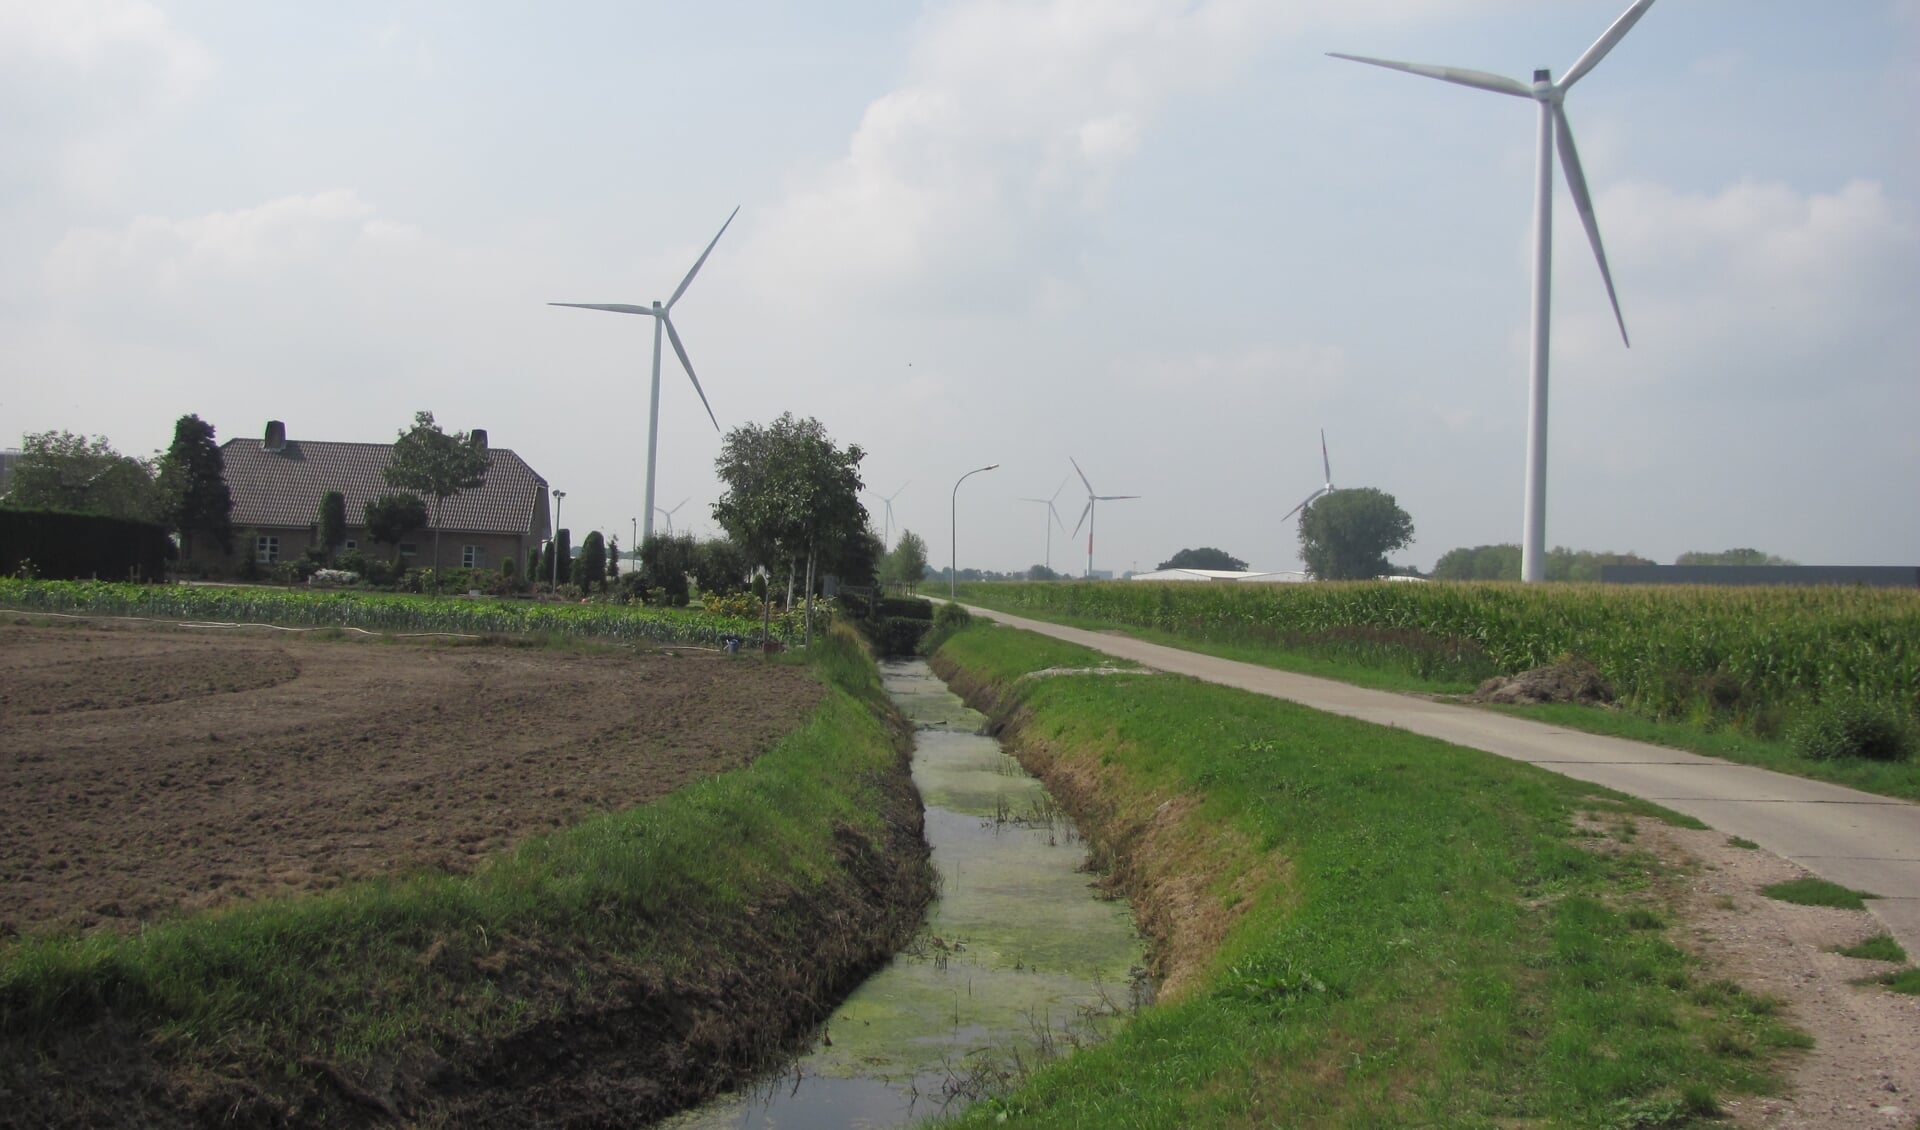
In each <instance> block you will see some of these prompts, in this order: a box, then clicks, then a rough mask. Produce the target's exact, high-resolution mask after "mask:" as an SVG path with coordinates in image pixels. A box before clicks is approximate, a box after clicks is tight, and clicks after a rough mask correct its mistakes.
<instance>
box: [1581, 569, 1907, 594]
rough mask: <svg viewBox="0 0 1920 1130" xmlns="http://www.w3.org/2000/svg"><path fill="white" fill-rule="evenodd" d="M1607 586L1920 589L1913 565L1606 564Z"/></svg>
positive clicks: (1602, 573)
mask: <svg viewBox="0 0 1920 1130" xmlns="http://www.w3.org/2000/svg"><path fill="white" fill-rule="evenodd" d="M1600 583H1601V584H1603V585H1866V586H1868V587H1869V588H1898V589H1911V588H1920V567H1915V566H1912V565H1602V566H1600Z"/></svg>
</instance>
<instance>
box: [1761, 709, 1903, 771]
mask: <svg viewBox="0 0 1920 1130" xmlns="http://www.w3.org/2000/svg"><path fill="white" fill-rule="evenodd" d="M1913 739H1914V736H1913V730H1912V727H1911V726H1910V725H1909V724H1908V722H1907V720H1906V719H1905V718H1903V717H1902V716H1901V715H1900V714H1899V713H1898V712H1897V711H1894V710H1891V709H1889V708H1887V707H1884V706H1881V705H1879V704H1877V703H1873V702H1868V701H1866V700H1863V699H1857V698H1841V699H1829V700H1828V701H1826V702H1822V703H1820V704H1819V705H1817V706H1814V707H1812V708H1811V709H1810V710H1808V712H1807V713H1806V714H1804V715H1802V716H1801V718H1800V720H1799V721H1797V722H1795V723H1794V724H1793V726H1792V727H1791V728H1790V729H1789V730H1788V731H1787V740H1788V741H1790V742H1792V743H1793V747H1794V748H1795V749H1797V750H1799V751H1800V755H1801V756H1802V757H1808V758H1812V759H1813V760H1815V761H1837V760H1840V759H1842V758H1860V759H1863V760H1866V761H1906V760H1907V759H1909V758H1911V757H1912V756H1913V744H1914V740H1913Z"/></svg>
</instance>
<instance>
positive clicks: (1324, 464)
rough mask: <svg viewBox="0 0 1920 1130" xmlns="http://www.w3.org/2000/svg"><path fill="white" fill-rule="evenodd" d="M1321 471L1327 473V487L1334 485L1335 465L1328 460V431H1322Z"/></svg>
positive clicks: (1322, 429)
mask: <svg viewBox="0 0 1920 1130" xmlns="http://www.w3.org/2000/svg"><path fill="white" fill-rule="evenodd" d="M1320 469H1321V470H1323V471H1325V472H1326V473H1327V485H1328V486H1332V485H1333V463H1332V462H1331V461H1330V460H1328V458H1327V429H1325V428H1321V429H1320Z"/></svg>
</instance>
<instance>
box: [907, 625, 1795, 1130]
mask: <svg viewBox="0 0 1920 1130" xmlns="http://www.w3.org/2000/svg"><path fill="white" fill-rule="evenodd" d="M1101 661H1102V657H1100V656H1099V655H1097V654H1096V653H1094V652H1091V651H1087V650H1085V649H1082V648H1078V647H1075V646H1073V645H1070V644H1065V643H1060V642H1057V641H1052V640H1046V639H1041V638H1038V637H1034V636H1031V635H1029V634H1027V633H1022V632H1016V631H1013V630H1011V629H1006V628H999V627H992V626H977V627H974V628H972V629H969V630H966V631H963V632H960V633H959V634H957V635H955V636H954V637H953V638H952V639H950V640H949V641H948V642H947V643H946V644H945V646H944V647H943V648H942V649H941V650H940V652H939V653H938V655H937V656H936V657H935V664H936V667H937V668H938V669H939V670H940V671H941V672H942V674H943V675H944V676H946V677H948V678H949V679H950V681H952V682H953V684H954V685H955V686H956V688H958V689H962V690H963V692H964V693H967V694H968V695H969V697H970V698H971V699H973V700H974V702H975V703H976V705H980V706H982V707H983V708H986V709H989V710H990V712H991V713H992V714H993V715H994V716H995V717H996V718H997V719H999V720H1000V721H1001V722H1002V723H1004V724H1005V726H1006V731H1005V733H1004V735H1003V737H1004V738H1005V739H1006V740H1007V741H1008V742H1009V744H1010V745H1011V747H1012V748H1013V749H1014V750H1015V751H1016V752H1017V753H1018V754H1019V755H1020V756H1021V757H1022V759H1023V760H1024V761H1025V762H1026V763H1027V764H1028V765H1029V767H1030V768H1032V769H1034V770H1036V771H1038V772H1039V773H1040V774H1041V775H1042V777H1043V778H1044V779H1045V780H1046V782H1047V783H1048V786H1049V788H1050V789H1051V790H1052V791H1053V792H1054V793H1055V795H1056V796H1058V797H1060V798H1061V799H1062V800H1063V802H1065V803H1066V804H1067V806H1068V807H1069V809H1070V810H1072V811H1074V813H1075V815H1076V818H1077V819H1078V820H1079V822H1080V823H1081V826H1082V828H1083V830H1085V831H1086V832H1087V834H1088V836H1089V840H1090V842H1091V843H1092V844H1093V845H1094V847H1095V850H1096V853H1097V854H1099V855H1102V856H1104V857H1105V858H1106V859H1107V861H1108V862H1109V863H1110V865H1111V867H1112V871H1111V879H1112V881H1113V882H1115V883H1116V884H1117V885H1119V886H1120V887H1122V888H1123V889H1125V890H1126V891H1127V892H1128V893H1129V894H1130V895H1132V896H1133V897H1134V899H1135V902H1136V906H1137V907H1138V908H1139V910H1140V912H1141V914H1142V918H1143V921H1144V923H1145V925H1146V926H1147V928H1148V930H1149V932H1150V933H1151V934H1152V935H1153V937H1154V939H1155V952H1156V954H1157V955H1158V957H1159V960H1160V961H1161V963H1162V972H1163V973H1164V974H1165V975H1166V976H1167V978H1168V982H1167V993H1166V994H1165V996H1164V998H1163V1001H1162V1003H1160V1004H1157V1005H1155V1006H1153V1007H1152V1008H1150V1009H1148V1010H1146V1011H1145V1012H1143V1013H1142V1014H1140V1015H1139V1016H1138V1017H1137V1018H1136V1019H1135V1021H1134V1022H1133V1023H1132V1024H1131V1025H1130V1026H1129V1027H1128V1028H1127V1029H1126V1030H1125V1031H1123V1032H1122V1033H1121V1034H1120V1035H1118V1036H1117V1037H1116V1038H1115V1039H1114V1040H1113V1041H1111V1042H1110V1043H1107V1044H1104V1045H1100V1046H1097V1047H1094V1048H1091V1049H1087V1050H1084V1051H1081V1052H1078V1053H1076V1054H1075V1055H1074V1056H1072V1057H1071V1058H1070V1059H1067V1060H1065V1061H1063V1062H1061V1063H1058V1064H1056V1065H1054V1066H1051V1067H1049V1068H1046V1069H1044V1070H1041V1071H1039V1072H1037V1073H1036V1074H1034V1075H1033V1076H1032V1077H1030V1078H1029V1079H1028V1080H1027V1081H1026V1082H1025V1084H1024V1085H1023V1086H1021V1087H1020V1088H1019V1089H1018V1090H1016V1091H1014V1092H1012V1093H1010V1094H1007V1095H1005V1096H1002V1097H999V1098H997V1099H994V1100H991V1101H988V1102H984V1103H982V1104H980V1105H979V1106H976V1107H975V1108H973V1109H972V1110H970V1111H969V1112H967V1113H966V1114H964V1115H962V1116H961V1117H960V1118H959V1119H957V1123H958V1124H959V1125H965V1126H971V1125H983V1126H984V1125H994V1124H997V1123H998V1122H999V1121H1000V1119H1001V1118H1002V1116H1006V1117H1007V1119H1008V1120H1009V1121H1017V1123H1018V1124H1019V1125H1022V1126H1063V1127H1065V1126H1103V1127H1135V1126H1137V1127H1149V1126H1152V1127H1158V1126H1174V1125H1185V1126H1242V1125H1245V1126H1254V1125H1260V1126H1265V1125H1288V1126H1316V1127H1378V1126H1409V1125H1438V1126H1462V1125H1464V1126H1472V1125H1539V1126H1681V1125H1687V1124H1689V1123H1693V1122H1696V1121H1699V1120H1703V1119H1705V1118H1708V1117H1710V1116H1711V1115H1712V1114H1713V1113H1714V1112H1715V1111H1716V1110H1717V1109H1718V1106H1719V1102H1720V1100H1721V1099H1722V1098H1723V1097H1726V1096H1732V1095H1736V1094H1744V1093H1756V1092H1762V1093H1763V1092H1765V1091H1767V1090H1768V1089H1770V1088H1771V1087H1772V1086H1773V1085H1774V1080H1773V1077H1772V1075H1771V1073H1770V1070H1771V1069H1770V1062H1771V1059H1772V1057H1773V1056H1774V1054H1775V1052H1776V1050H1777V1049H1781V1048H1786V1047H1793V1046H1799V1045H1802V1044H1804V1042H1805V1041H1804V1037H1802V1036H1800V1035H1799V1034H1797V1033H1795V1032H1793V1031H1791V1030H1789V1029H1787V1028H1786V1027H1784V1026H1783V1025H1782V1024H1781V1023H1780V1022H1779V1021H1777V1020H1776V1019H1775V1018H1774V1017H1773V1015H1772V1011H1773V1007H1774V1006H1773V1003H1772V1002H1770V1001H1767V1000H1763V999H1757V998H1755V997H1753V996H1750V995H1748V994H1746V993H1744V992H1742V991H1741V990H1740V989H1739V988H1738V987H1737V986H1734V985H1732V984H1730V983H1727V982H1724V981H1718V980H1714V979H1713V978H1712V977H1711V975H1709V974H1706V973H1704V972H1703V971H1702V970H1700V969H1699V968H1698V967H1697V965H1696V963H1695V962H1694V961H1693V960H1692V959H1691V958H1689V957H1688V956H1687V955H1686V954H1685V953H1684V952H1683V951H1682V950H1680V949H1679V948H1678V947H1677V946H1676V945H1674V944H1673V943H1672V942H1671V941H1670V940H1669V939H1668V937H1667V920H1666V911H1665V909H1664V900H1663V896H1662V890H1663V886H1664V885H1666V884H1668V883H1670V882H1672V881H1674V877H1673V876H1671V875H1669V874H1667V873H1665V872H1664V871H1663V868H1662V865H1661V864H1659V862H1658V861H1657V860H1655V859H1653V858H1652V857H1651V856H1648V855H1646V854H1644V853H1640V852H1637V851H1635V850H1634V848H1633V842H1632V833H1633V827H1634V822H1635V821H1637V820H1644V819H1648V818H1653V817H1655V816H1657V815H1658V814H1659V813H1658V810H1657V809H1655V808H1653V807H1652V806H1650V805H1646V804H1644V803H1641V802H1638V801H1634V800H1631V799H1628V798H1623V797H1619V796H1617V795H1613V794H1606V793H1601V792H1598V791H1597V790H1595V789H1594V788H1593V787H1592V786H1589V785H1585V784H1582V783H1580V782H1577V781H1573V780H1570V779H1567V778H1563V777H1559V776H1556V775H1553V774H1549V773H1545V772H1542V771H1539V770H1536V769H1534V768H1532V767H1529V766H1525V765H1520V764H1517V763H1514V762H1509V761H1506V760H1503V759H1500V758H1497V757H1494V756H1491V755H1488V754H1482V753H1478V752H1475V751H1471V750H1466V749H1461V748H1458V747H1454V746H1449V745H1446V744H1444V743H1440V742H1437V741H1433V740H1430V739H1426V738H1421V737H1418V736H1414V735H1409V734H1406V733H1403V732H1399V731H1395V730H1389V729H1382V728H1378V727H1373V726H1369V725H1366V724H1364V723H1360V722H1356V721H1352V720H1349V719H1344V718H1338V717H1334V716H1331V715H1325V714H1319V713H1315V712H1313V711H1310V710H1306V709H1304V708H1301V707H1297V706H1294V705H1292V704H1289V703H1285V702H1280V701H1277V700H1273V699H1268V698H1264V697H1260V696H1255V695H1250V694H1245V693H1242V692H1238V691H1234V690H1229V689H1226V688H1221V687H1216V686H1212V685H1209V684H1204V683H1200V682H1196V681H1193V680H1188V679H1184V678H1180V677H1176V676H1169V675H1148V674H1138V675H1136V674H1109V675H1073V674H1050V675H1048V676H1046V677H1037V678H1027V677H1025V676H1027V675H1029V674H1030V673H1032V672H1036V671H1042V670H1045V669H1049V668H1052V669H1069V670H1070V669H1074V668H1088V667H1095V666H1099V665H1100V664H1101ZM1675 819H1676V820H1678V818H1675ZM1680 822H1685V821H1680Z"/></svg>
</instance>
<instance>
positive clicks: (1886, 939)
mask: <svg viewBox="0 0 1920 1130" xmlns="http://www.w3.org/2000/svg"><path fill="white" fill-rule="evenodd" d="M1833 952H1835V953H1837V954H1839V955H1840V956H1841V957H1857V958H1859V959H1861V960H1862V961H1905V960H1907V951H1906V950H1904V949H1902V948H1900V943H1899V942H1896V941H1894V940H1893V935H1892V934H1875V935H1874V936H1873V937H1871V938H1868V939H1867V940H1865V941H1863V942H1861V943H1860V944H1858V945H1852V946H1845V947H1843V948H1840V949H1836V950H1834V951H1833Z"/></svg>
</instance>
